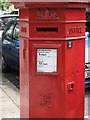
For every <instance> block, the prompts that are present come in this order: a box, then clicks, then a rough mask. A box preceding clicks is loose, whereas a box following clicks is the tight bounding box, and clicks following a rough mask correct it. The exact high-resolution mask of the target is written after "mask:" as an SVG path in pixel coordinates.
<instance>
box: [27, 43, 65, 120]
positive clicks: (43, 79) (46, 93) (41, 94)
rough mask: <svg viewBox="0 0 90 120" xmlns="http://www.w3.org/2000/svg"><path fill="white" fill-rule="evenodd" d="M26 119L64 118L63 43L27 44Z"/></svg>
mask: <svg viewBox="0 0 90 120" xmlns="http://www.w3.org/2000/svg"><path fill="white" fill-rule="evenodd" d="M29 48H30V58H29V59H30V62H29V63H30V82H29V86H30V88H29V96H30V100H29V101H30V104H29V105H30V117H31V118H33V117H34V118H44V117H45V118H46V117H47V118H52V117H53V118H62V117H64V111H65V110H64V109H65V107H64V102H65V88H64V86H65V85H64V83H65V82H64V77H63V76H64V64H63V63H64V42H52V43H51V42H50V43H49V42H30V46H29Z"/></svg>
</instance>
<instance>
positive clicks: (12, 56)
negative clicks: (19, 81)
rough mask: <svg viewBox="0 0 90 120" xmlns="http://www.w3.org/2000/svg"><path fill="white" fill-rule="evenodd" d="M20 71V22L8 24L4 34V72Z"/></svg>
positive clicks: (13, 21) (14, 21)
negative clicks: (11, 69)
mask: <svg viewBox="0 0 90 120" xmlns="http://www.w3.org/2000/svg"><path fill="white" fill-rule="evenodd" d="M10 68H14V69H16V70H19V20H12V21H10V22H8V24H7V25H6V28H5V29H4V31H3V34H2V70H3V71H4V72H6V71H8V70H10Z"/></svg>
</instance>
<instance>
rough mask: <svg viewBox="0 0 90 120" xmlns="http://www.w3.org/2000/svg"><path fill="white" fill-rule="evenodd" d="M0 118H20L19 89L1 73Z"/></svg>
mask: <svg viewBox="0 0 90 120" xmlns="http://www.w3.org/2000/svg"><path fill="white" fill-rule="evenodd" d="M1 79H2V82H1V81H0V120H1V119H2V118H20V91H19V89H17V88H16V86H14V85H13V84H12V83H11V82H10V81H9V80H8V79H6V78H5V77H4V76H3V75H2V77H1V76H0V80H1Z"/></svg>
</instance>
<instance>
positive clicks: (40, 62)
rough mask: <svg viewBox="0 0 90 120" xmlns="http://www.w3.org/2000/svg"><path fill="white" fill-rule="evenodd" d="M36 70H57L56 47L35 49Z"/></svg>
mask: <svg viewBox="0 0 90 120" xmlns="http://www.w3.org/2000/svg"><path fill="white" fill-rule="evenodd" d="M37 72H57V49H37Z"/></svg>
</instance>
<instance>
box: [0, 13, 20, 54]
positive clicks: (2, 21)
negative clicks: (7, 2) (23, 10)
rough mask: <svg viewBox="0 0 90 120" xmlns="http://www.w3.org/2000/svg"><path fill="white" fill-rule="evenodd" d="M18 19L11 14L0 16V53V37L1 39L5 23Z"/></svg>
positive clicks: (17, 16)
mask: <svg viewBox="0 0 90 120" xmlns="http://www.w3.org/2000/svg"><path fill="white" fill-rule="evenodd" d="M18 18H19V15H11V14H5V15H4V14H1V15H0V52H1V48H2V46H1V37H2V33H3V30H4V28H5V26H6V25H7V23H8V22H9V21H10V20H16V19H18Z"/></svg>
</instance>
